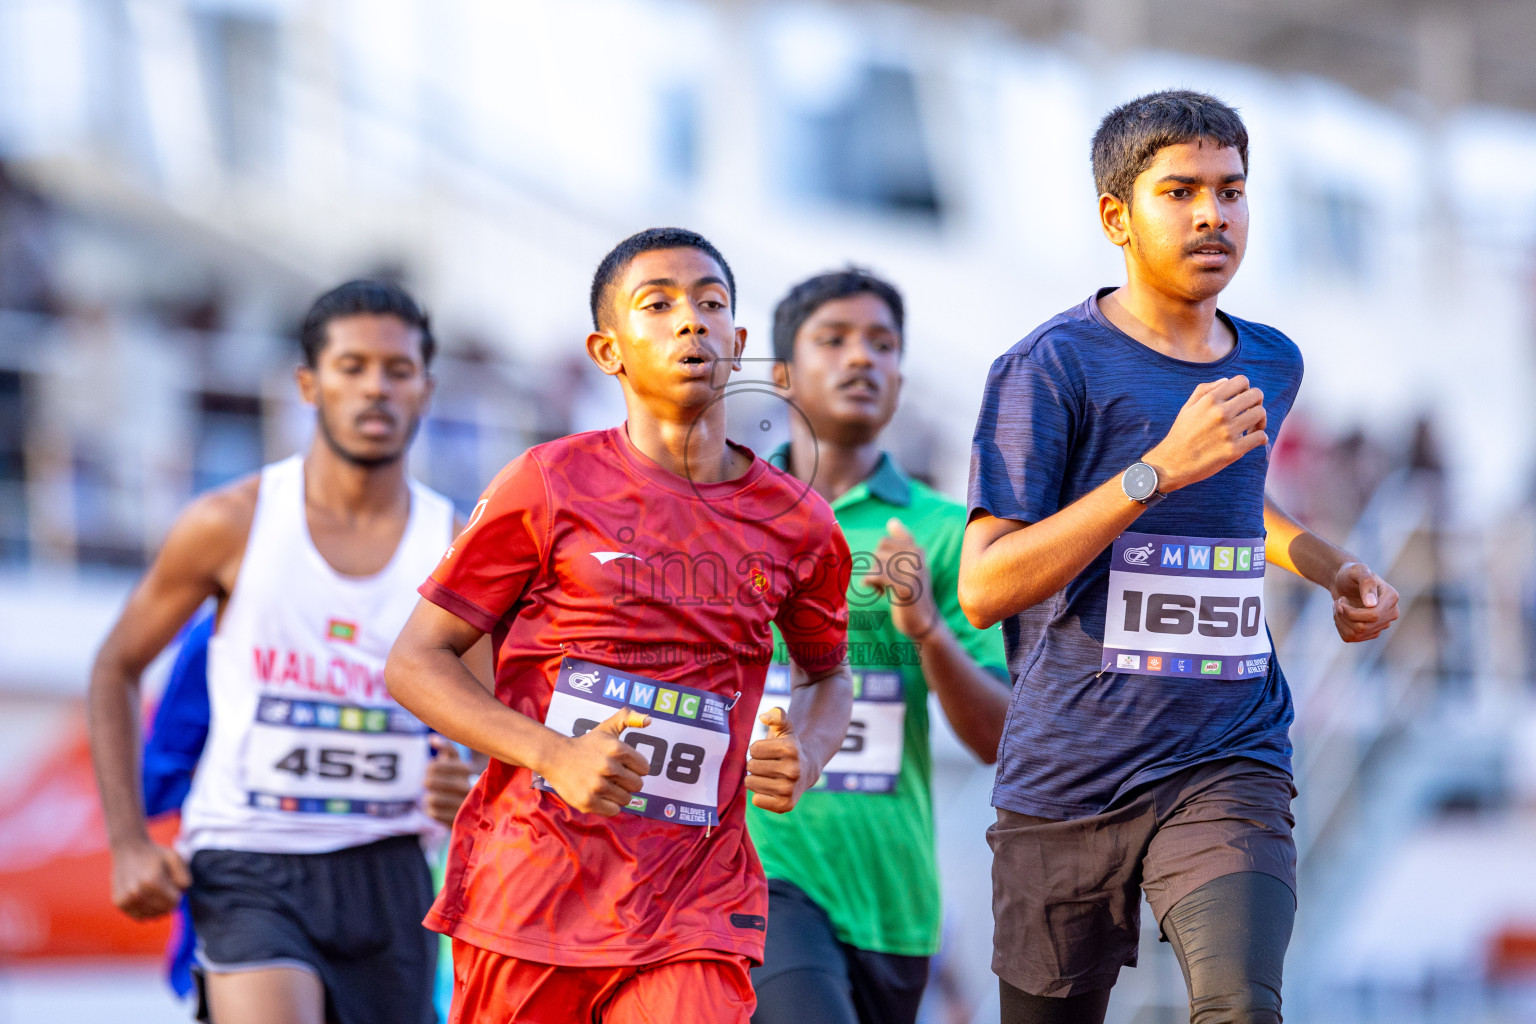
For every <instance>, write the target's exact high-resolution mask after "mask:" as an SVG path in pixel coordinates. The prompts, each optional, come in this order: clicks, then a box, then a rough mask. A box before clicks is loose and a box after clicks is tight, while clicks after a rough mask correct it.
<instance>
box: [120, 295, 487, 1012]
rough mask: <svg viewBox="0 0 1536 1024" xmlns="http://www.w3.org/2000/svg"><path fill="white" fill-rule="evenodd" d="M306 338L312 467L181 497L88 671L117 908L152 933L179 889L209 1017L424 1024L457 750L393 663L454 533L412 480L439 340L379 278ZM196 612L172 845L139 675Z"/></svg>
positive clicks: (303, 379) (328, 311)
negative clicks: (192, 728)
mask: <svg viewBox="0 0 1536 1024" xmlns="http://www.w3.org/2000/svg"><path fill="white" fill-rule="evenodd" d="M302 340H303V344H304V354H305V365H304V366H302V367H300V368H299V370H298V384H299V389H300V391H301V393H302V395H303V397H304V399H305V401H306V402H308V403H309V404H311V405H313V406H314V407H315V412H316V416H315V427H316V429H315V438H314V440H313V442H312V443H311V444H310V446H309V449H308V451H307V452H306V453H304V454H303V455H294V456H292V457H290V458H288V459H285V460H283V461H281V462H277V463H274V464H273V465H270V466H267V467H266V468H265V469H263V470H262V471H261V473H260V474H258V475H255V476H252V477H248V478H246V479H243V480H240V481H237V482H236V483H234V484H232V485H230V486H229V487H227V488H224V489H222V490H218V491H215V492H212V493H210V494H207V495H204V496H203V497H201V498H199V499H197V500H196V501H195V502H193V503H192V505H191V506H190V507H189V508H188V509H187V510H186V511H185V512H184V513H183V514H182V516H181V518H180V519H179V520H178V521H177V523H176V524H175V525H174V526H173V527H172V529H171V532H170V534H169V535H168V536H167V538H166V541H165V545H164V547H163V548H162V550H161V551H160V553H159V555H158V556H157V557H156V558H155V560H154V562H153V564H152V565H151V566H150V568H149V571H148V572H147V573H146V574H145V577H144V579H143V580H142V581H141V582H140V584H139V586H138V587H137V589H135V591H134V593H133V595H132V596H131V597H130V598H129V601H128V605H127V607H126V608H125V609H124V611H123V613H122V615H121V617H120V618H119V619H118V621H117V623H116V624H115V626H114V627H113V629H112V631H111V633H110V634H109V635H108V637H107V640H106V642H105V643H104V644H103V646H102V649H101V652H100V653H99V655H98V656H97V660H96V665H95V668H94V670H93V673H92V678H91V691H90V714H91V745H92V753H93V755H94V758H95V762H96V773H97V780H98V783H99V785H100V788H101V794H102V804H103V809H104V812H105V816H106V823H107V830H108V836H109V839H110V842H111V846H112V859H113V878H112V892H113V900H114V902H115V903H116V904H117V905H118V907H119V908H121V909H122V910H123V911H124V912H125V913H127V914H129V915H130V916H132V917H134V918H136V919H140V920H144V919H148V918H153V917H158V916H160V915H162V914H165V913H167V912H169V911H170V910H171V909H173V908H174V907H175V906H176V904H177V903H178V902H179V901H180V900H181V899H182V898H183V893H184V892H185V896H186V899H187V901H188V903H189V906H190V910H191V915H192V919H193V923H194V925H195V928H196V933H197V938H198V962H199V967H200V974H201V979H202V981H203V985H202V990H203V996H204V1000H203V1006H202V1007H201V1008H200V1009H201V1015H202V1016H203V1018H204V1019H209V1018H208V1016H207V1015H208V1014H211V1019H213V1020H216V1021H217V1022H218V1024H245V1022H251V1024H256V1022H261V1024H274V1022H277V1024H283V1022H293V1024H321V1022H322V1021H335V1022H341V1024H351V1022H354V1021H356V1022H365V1021H366V1022H373V1021H400V1022H405V1024H428V1022H432V1021H434V1020H435V1014H434V1011H433V1008H432V982H433V973H434V969H435V952H436V948H437V946H436V942H435V937H434V936H431V935H430V933H428V932H427V931H426V930H425V929H423V928H422V927H421V918H422V916H423V915H424V914H425V912H426V910H427V907H428V906H429V904H430V901H431V896H432V886H431V879H430V875H429V872H428V868H427V863H426V859H425V856H424V850H423V840H424V838H426V837H428V836H430V835H431V834H432V833H434V832H437V833H440V832H441V830H442V826H441V825H440V824H437V822H435V821H434V818H435V819H437V821H440V822H442V823H444V824H447V823H451V821H452V817H453V813H454V812H455V811H456V810H457V808H458V806H459V804H460V803H461V802H462V800H463V796H464V794H465V793H466V792H467V781H468V767H467V766H466V765H464V764H463V763H462V762H461V761H460V760H459V759H458V757H457V756H455V755H451V754H450V755H447V756H437V757H434V751H433V748H434V747H437V748H439V749H442V750H446V749H447V748H448V747H449V745H448V744H447V743H446V742H444V741H442V740H441V738H434V737H430V734H429V732H428V730H427V729H426V728H425V727H424V726H423V725H422V724H421V723H420V722H419V721H417V720H416V718H415V717H414V716H413V715H411V714H410V713H409V712H407V711H405V710H404V709H403V708H401V707H400V706H399V705H398V704H396V703H395V702H394V701H393V700H392V699H391V698H390V696H389V692H388V690H387V689H386V688H385V685H384V661H385V658H386V656H387V655H388V653H389V649H390V645H391V644H392V643H393V642H394V639H395V636H396V635H397V634H398V633H399V631H400V628H401V627H402V625H403V624H404V622H405V620H406V618H407V617H408V616H409V614H410V612H411V610H412V608H414V606H415V604H416V595H415V587H416V584H417V583H419V582H420V581H421V579H422V578H424V577H425V576H426V575H427V574H428V573H429V572H430V571H431V570H432V568H433V566H434V565H435V564H436V562H437V560H438V558H439V557H440V556H441V554H442V552H443V551H444V550H445V549H446V548H447V546H448V545H449V544H450V543H451V541H452V536H453V533H454V530H455V525H456V524H455V521H454V520H455V517H454V513H453V507H452V505H451V504H450V503H449V501H448V499H446V498H444V497H443V496H442V495H439V494H437V493H436V492H434V491H432V490H430V489H428V488H426V487H424V486H422V485H420V484H418V483H415V482H414V481H412V480H410V479H409V478H408V477H407V475H406V472H405V462H404V456H405V453H406V451H407V449H408V447H409V445H410V441H411V439H412V437H414V435H415V432H416V427H417V425H418V423H419V422H420V418H421V415H422V412H423V410H424V409H425V407H426V404H427V401H428V399H429V398H430V396H431V392H432V381H431V377H430V376H429V375H428V372H427V365H428V363H429V362H430V360H431V357H432V353H433V349H434V347H435V343H434V341H433V339H432V334H431V329H430V326H429V323H428V321H427V318H426V316H425V315H424V314H423V313H422V311H421V310H420V308H419V307H418V306H417V305H416V303H415V301H414V300H412V299H411V297H410V296H409V295H407V294H406V293H405V292H404V291H403V290H401V289H400V288H398V287H397V286H394V285H390V284H385V283H380V282H370V281H354V282H349V283H348V284H345V285H342V286H341V287H339V288H337V289H335V290H333V291H331V292H329V293H327V294H326V295H324V296H322V297H321V298H320V299H318V300H317V301H316V302H315V304H314V306H313V307H312V308H311V310H310V312H309V315H308V316H307V318H306V320H305V323H304V329H303V336H302ZM209 598H214V599H215V600H216V601H217V604H218V616H219V618H218V625H217V628H216V631H215V633H214V636H213V639H212V642H211V644H210V647H209V658H208V686H209V700H210V705H211V711H212V716H211V723H210V730H209V737H208V742H207V745H206V747H205V748H204V752H203V755H202V759H201V761H200V763H199V766H198V770H197V775H196V777H195V779H194V781H193V785H192V792H191V795H190V796H189V797H188V800H187V802H186V806H185V808H184V810H183V817H182V825H181V834H180V836H179V838H178V840H177V842H176V844H175V849H171V848H168V847H163V846H160V845H158V844H156V843H154V842H153V841H152V840H151V839H150V838H149V836H148V833H147V831H146V830H145V825H144V813H143V802H142V798H141V795H140V793H139V790H138V785H137V779H138V777H139V773H138V769H137V759H138V746H139V741H138V735H139V734H138V723H137V711H138V704H139V679H140V676H141V674H142V672H143V670H144V668H145V666H147V665H148V664H149V662H150V661H151V660H152V659H153V658H154V657H155V656H156V655H157V654H158V653H159V652H160V651H161V650H162V649H163V648H164V647H165V646H166V644H168V643H169V642H170V641H171V639H172V638H173V636H174V634H175V632H176V630H177V628H178V627H179V626H180V625H181V624H182V623H183V622H185V621H186V620H187V619H188V618H189V617H190V616H191V615H192V613H193V612H194V611H195V610H196V609H197V608H198V606H199V605H201V604H202V603H203V602H204V601H205V600H207V599H209ZM484 668H485V671H484V672H483V673H482V674H484V675H488V665H487V666H485V667H484Z"/></svg>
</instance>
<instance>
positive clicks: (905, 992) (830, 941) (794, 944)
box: [752, 878, 928, 1024]
mask: <svg viewBox="0 0 1536 1024" xmlns="http://www.w3.org/2000/svg"><path fill="white" fill-rule="evenodd" d="M927 984H928V957H926V956H898V955H897V954H894V953H876V952H874V951H872V950H868V949H859V948H858V947H857V946H850V945H848V944H847V943H844V942H839V941H838V939H837V935H836V933H835V932H834V931H833V929H832V921H831V920H830V919H829V918H828V917H827V914H826V911H824V910H822V909H821V907H819V906H817V905H816V903H815V902H814V901H812V899H811V898H810V897H809V896H807V895H806V894H805V892H804V891H803V890H801V889H800V887H799V886H796V885H794V884H792V883H790V882H786V881H784V880H782V879H778V878H772V879H769V880H768V939H767V948H766V950H765V951H764V953H763V964H762V966H761V967H757V968H754V969H753V971H752V987H753V988H754V989H756V990H757V1012H755V1013H754V1014H752V1024H810V1022H813V1021H814V1022H815V1024H912V1022H913V1021H915V1020H917V1008H918V1006H919V1004H921V1003H922V1001H923V987H924V986H925V985H927Z"/></svg>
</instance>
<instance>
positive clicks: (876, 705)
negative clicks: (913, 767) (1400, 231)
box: [752, 665, 907, 793]
mask: <svg viewBox="0 0 1536 1024" xmlns="http://www.w3.org/2000/svg"><path fill="white" fill-rule="evenodd" d="M789 690H790V686H789V666H788V665H769V666H768V678H767V680H766V681H765V682H764V685H763V702H762V704H761V705H759V706H758V709H757V713H758V714H759V715H761V714H762V713H763V712H765V711H767V710H768V709H769V708H774V707H778V708H783V709H784V711H785V713H786V714H788V712H789ZM906 723H907V699H906V694H905V693H904V692H903V690H902V686H901V673H900V672H896V671H892V670H889V669H869V670H860V669H854V672H853V715H852V717H851V718H850V719H849V722H848V733H847V735H845V736H844V737H843V745H842V746H841V747H839V748H838V751H837V753H836V754H833V755H832V760H830V761H828V762H827V767H826V769H825V770H824V771H823V772H822V773H821V778H819V779H817V780H816V785H815V787H814V789H818V790H821V789H825V790H828V791H831V792H848V793H891V792H894V791H895V789H896V780H897V779H898V778H899V777H900V775H901V753H902V743H903V742H904V741H905V738H906ZM767 735H768V727H767V726H766V725H764V724H763V723H762V722H760V721H757V720H756V719H754V720H753V726H752V740H753V742H756V741H757V740H760V739H764V738H766V737H767Z"/></svg>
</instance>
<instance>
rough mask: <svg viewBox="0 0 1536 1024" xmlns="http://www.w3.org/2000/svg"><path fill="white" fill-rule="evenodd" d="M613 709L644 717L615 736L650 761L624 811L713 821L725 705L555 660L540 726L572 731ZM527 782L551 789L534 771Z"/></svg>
mask: <svg viewBox="0 0 1536 1024" xmlns="http://www.w3.org/2000/svg"><path fill="white" fill-rule="evenodd" d="M621 708H631V709H633V710H635V711H638V712H640V713H641V714H644V715H650V716H651V724H650V725H648V726H646V727H645V728H643V729H631V730H630V731H628V732H626V733H625V734H624V736H623V737H622V738H623V740H624V742H625V743H628V744H629V745H630V746H632V747H634V748H635V749H636V750H638V751H639V752H640V756H642V757H645V758H648V759H649V760H650V770H649V771H648V772H647V773H646V776H645V781H644V785H643V787H642V788H641V790H640V792H638V793H636V794H634V795H633V796H632V797H630V800H629V803H628V804H627V805H626V806H625V808H624V809H625V810H626V811H629V812H630V813H631V814H640V815H643V816H645V817H647V818H655V819H657V820H658V821H671V822H676V823H677V824H679V825H718V824H720V814H719V810H718V808H717V807H716V804H717V802H718V801H719V799H720V767H721V765H722V764H724V762H725V756H726V753H727V752H728V751H729V750H730V746H731V725H730V711H731V706H730V704H728V703H727V702H726V701H724V700H721V699H720V698H719V697H717V696H715V695H714V694H712V693H709V692H707V691H704V690H695V689H693V688H692V687H690V686H680V685H678V684H677V683H661V682H657V681H656V680H654V679H648V678H646V677H645V676H641V675H636V674H635V673H633V672H621V671H619V670H618V669H611V668H608V667H606V666H604V665H598V664H594V663H593V662H590V661H580V660H578V659H576V658H563V659H561V662H560V674H559V675H558V676H557V677H556V679H555V692H554V694H553V695H552V696H551V697H550V700H549V711H548V713H546V714H545V716H544V724H545V725H547V726H549V727H550V728H551V729H553V730H555V731H556V732H558V733H560V734H562V735H564V736H580V735H582V734H584V733H586V732H588V731H589V730H591V729H594V728H596V727H597V726H598V724H599V723H601V722H602V721H603V720H604V719H605V718H608V717H610V716H611V715H612V714H613V713H614V712H615V711H618V710H619V709H621ZM534 785H536V786H538V787H539V788H540V789H543V790H547V791H548V792H551V793H554V792H555V790H554V788H553V787H552V786H550V785H549V783H547V782H546V781H545V780H544V779H543V778H542V777H540V776H538V775H535V776H534ZM557 795H558V794H557Z"/></svg>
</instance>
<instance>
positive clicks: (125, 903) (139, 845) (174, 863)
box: [112, 839, 192, 921]
mask: <svg viewBox="0 0 1536 1024" xmlns="http://www.w3.org/2000/svg"><path fill="white" fill-rule="evenodd" d="M191 884H192V872H190V871H188V870H187V863H186V861H184V860H182V859H181V856H180V855H179V854H177V852H176V851H175V850H172V849H171V848H170V847H168V846H161V845H160V844H159V843H156V842H154V841H152V840H149V839H144V840H142V841H140V842H136V843H132V844H130V845H126V846H123V847H114V848H113V850H112V903H113V905H115V906H116V907H117V909H118V910H121V911H122V912H123V913H125V914H127V915H128V916H129V917H131V918H133V919H134V920H135V921H148V920H151V919H153V918H156V917H161V916H163V915H165V914H169V913H170V912H171V911H173V910H175V909H176V904H178V903H180V902H181V894H182V891H183V890H185V889H186V888H187V886H189V885H191Z"/></svg>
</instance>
